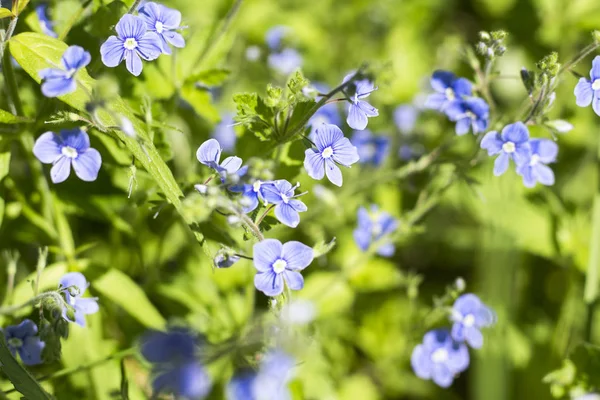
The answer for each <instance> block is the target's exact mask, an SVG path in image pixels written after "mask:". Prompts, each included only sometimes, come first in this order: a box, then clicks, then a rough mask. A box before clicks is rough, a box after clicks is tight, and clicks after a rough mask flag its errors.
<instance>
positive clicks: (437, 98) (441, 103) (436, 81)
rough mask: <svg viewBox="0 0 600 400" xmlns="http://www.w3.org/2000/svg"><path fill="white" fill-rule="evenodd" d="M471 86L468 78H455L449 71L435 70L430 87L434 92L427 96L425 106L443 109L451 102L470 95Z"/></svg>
mask: <svg viewBox="0 0 600 400" xmlns="http://www.w3.org/2000/svg"><path fill="white" fill-rule="evenodd" d="M472 86H473V85H472V83H471V82H470V81H469V80H468V79H465V78H457V77H456V75H454V74H453V73H452V72H450V71H435V72H434V73H433V75H432V77H431V87H432V88H433V90H434V91H435V92H436V93H433V94H430V95H429V96H427V100H425V107H427V108H430V109H433V110H438V111H445V108H446V107H447V106H448V105H450V103H451V102H453V101H455V100H461V99H462V98H463V97H467V96H471V94H472V90H473V89H472Z"/></svg>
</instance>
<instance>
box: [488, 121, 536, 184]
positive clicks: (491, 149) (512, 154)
mask: <svg viewBox="0 0 600 400" xmlns="http://www.w3.org/2000/svg"><path fill="white" fill-rule="evenodd" d="M481 148H482V149H485V150H487V151H488V155H490V156H493V155H496V154H498V158H496V161H495V162H494V175H496V176H500V175H502V174H503V173H505V172H506V170H507V169H508V164H509V160H513V161H514V162H515V164H516V165H517V168H518V167H520V166H522V165H523V164H525V163H528V162H529V160H530V158H531V147H530V145H529V130H528V129H527V126H525V124H524V123H522V122H515V123H514V124H510V125H507V126H505V127H504V129H502V133H501V134H500V133H498V132H496V131H492V132H488V133H487V134H486V135H485V136H484V137H483V139H482V140H481Z"/></svg>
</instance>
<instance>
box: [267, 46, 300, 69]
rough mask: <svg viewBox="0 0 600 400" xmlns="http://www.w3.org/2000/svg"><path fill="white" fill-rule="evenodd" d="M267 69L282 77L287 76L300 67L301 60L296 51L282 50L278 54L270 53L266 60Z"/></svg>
mask: <svg viewBox="0 0 600 400" xmlns="http://www.w3.org/2000/svg"><path fill="white" fill-rule="evenodd" d="M267 63H268V64H269V67H270V68H271V69H273V70H275V71H277V72H279V73H280V74H282V75H289V74H291V73H292V72H294V71H295V70H297V69H298V68H300V67H301V66H302V63H303V59H302V56H301V55H300V53H298V51H297V50H296V49H291V48H287V49H283V50H282V51H281V52H280V53H271V54H269V57H268V59H267Z"/></svg>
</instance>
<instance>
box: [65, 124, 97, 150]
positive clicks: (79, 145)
mask: <svg viewBox="0 0 600 400" xmlns="http://www.w3.org/2000/svg"><path fill="white" fill-rule="evenodd" d="M60 138H61V139H62V143H63V145H65V146H69V147H72V148H73V149H75V150H77V153H82V152H84V151H86V150H87V149H89V148H90V137H89V136H88V134H87V133H86V132H85V131H83V130H81V129H80V128H74V129H63V130H62V131H60Z"/></svg>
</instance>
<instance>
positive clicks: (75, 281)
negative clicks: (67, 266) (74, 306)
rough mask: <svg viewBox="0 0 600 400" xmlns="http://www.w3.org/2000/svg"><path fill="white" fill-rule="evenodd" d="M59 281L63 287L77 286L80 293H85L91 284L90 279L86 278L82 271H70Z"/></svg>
mask: <svg viewBox="0 0 600 400" xmlns="http://www.w3.org/2000/svg"><path fill="white" fill-rule="evenodd" d="M58 283H59V284H60V285H61V286H62V287H63V288H68V287H71V286H77V288H78V289H79V294H80V295H83V294H84V293H85V291H86V290H87V288H88V286H90V284H89V283H88V281H87V280H86V279H85V276H84V275H83V274H82V273H81V272H69V273H67V274H65V275H63V276H62V278H60V281H59V282H58ZM78 297H79V296H78Z"/></svg>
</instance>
